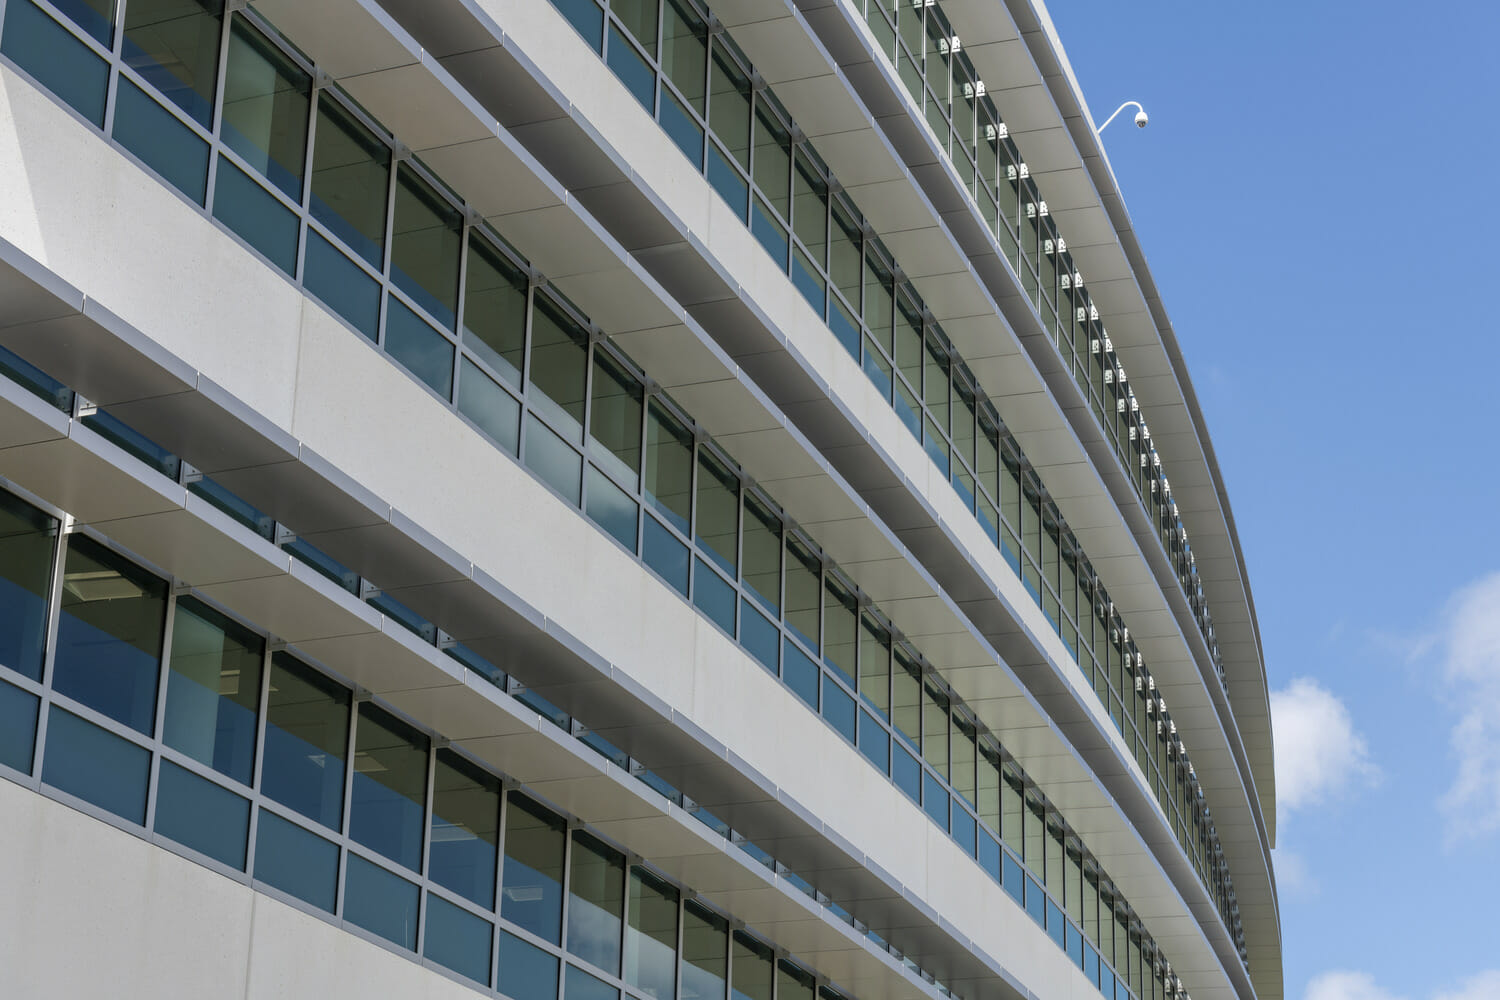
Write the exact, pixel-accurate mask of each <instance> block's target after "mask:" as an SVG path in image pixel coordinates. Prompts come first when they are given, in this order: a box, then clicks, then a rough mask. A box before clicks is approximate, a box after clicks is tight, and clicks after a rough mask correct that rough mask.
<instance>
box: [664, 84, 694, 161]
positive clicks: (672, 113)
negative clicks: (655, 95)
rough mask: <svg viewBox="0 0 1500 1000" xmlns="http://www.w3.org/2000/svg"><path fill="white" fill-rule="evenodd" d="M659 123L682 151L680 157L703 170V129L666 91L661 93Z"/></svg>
mask: <svg viewBox="0 0 1500 1000" xmlns="http://www.w3.org/2000/svg"><path fill="white" fill-rule="evenodd" d="M660 121H661V127H662V128H664V129H666V131H667V136H668V138H670V139H671V140H672V141H673V142H675V143H676V144H677V148H678V149H680V150H682V155H684V156H686V157H687V158H688V159H689V160H691V161H692V163H693V166H695V167H697V168H698V169H700V170H701V169H703V129H702V128H700V127H699V125H698V123H697V122H695V121H694V120H693V119H692V116H690V115H689V114H688V113H687V111H686V110H685V109H684V108H683V106H682V104H681V102H679V101H678V100H677V98H676V97H673V96H672V94H671V93H670V92H668V91H667V90H663V91H662V93H661V116H660Z"/></svg>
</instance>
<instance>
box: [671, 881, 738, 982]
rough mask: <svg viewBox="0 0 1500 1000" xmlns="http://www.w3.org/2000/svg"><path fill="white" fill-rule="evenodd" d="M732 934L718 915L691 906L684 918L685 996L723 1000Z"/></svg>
mask: <svg viewBox="0 0 1500 1000" xmlns="http://www.w3.org/2000/svg"><path fill="white" fill-rule="evenodd" d="M728 972H729V931H728V928H727V926H726V924H725V921H724V919H723V918H722V917H720V916H719V915H718V914H716V913H714V912H713V911H711V910H708V909H705V908H703V907H701V906H699V905H698V904H696V903H693V902H691V901H690V902H688V904H687V905H686V906H685V907H684V908H683V914H682V995H683V997H685V998H686V997H694V998H701V1000H723V997H724V979H725V976H726V975H727V974H728Z"/></svg>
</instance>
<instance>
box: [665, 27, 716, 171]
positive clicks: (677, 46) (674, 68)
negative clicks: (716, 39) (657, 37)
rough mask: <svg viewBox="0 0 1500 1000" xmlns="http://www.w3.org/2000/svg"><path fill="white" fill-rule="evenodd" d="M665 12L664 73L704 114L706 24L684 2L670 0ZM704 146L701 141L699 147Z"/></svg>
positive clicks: (706, 55)
mask: <svg viewBox="0 0 1500 1000" xmlns="http://www.w3.org/2000/svg"><path fill="white" fill-rule="evenodd" d="M663 11H664V13H665V18H664V21H663V24H662V52H661V68H662V72H663V73H664V74H666V77H667V79H668V80H671V81H672V86H674V87H676V88H677V89H678V90H679V91H681V93H682V96H683V98H684V99H686V100H687V102H688V103H689V104H690V105H692V107H693V109H694V110H695V111H697V112H698V113H699V114H702V113H703V89H704V81H705V77H706V75H707V71H708V31H707V25H705V24H704V23H703V20H702V18H700V17H699V16H698V14H697V13H696V12H695V11H694V10H693V9H692V7H691V6H689V5H688V4H686V3H684V2H682V0H667V2H666V3H665V4H664V5H663ZM666 103H667V102H665V101H663V102H662V106H663V107H665V106H666ZM668 131H670V129H669V130H668ZM701 145H702V144H701V142H700V144H699V146H700V148H701Z"/></svg>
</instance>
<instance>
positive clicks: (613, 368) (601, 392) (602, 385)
mask: <svg viewBox="0 0 1500 1000" xmlns="http://www.w3.org/2000/svg"><path fill="white" fill-rule="evenodd" d="M644 396H645V387H644V386H642V385H641V383H640V382H639V381H637V379H636V378H635V376H634V375H631V374H630V373H629V372H627V371H626V370H625V368H624V366H623V365H621V364H620V363H619V362H617V361H615V360H614V359H613V358H611V357H610V356H609V355H608V354H607V353H605V352H604V351H595V352H594V388H593V397H594V398H593V405H592V406H591V407H590V410H589V434H590V435H591V436H592V437H593V439H594V440H595V441H597V442H598V443H599V444H602V445H603V446H604V447H605V449H607V454H608V455H609V456H612V457H613V458H614V459H615V460H616V461H615V463H614V464H615V468H614V470H613V471H614V472H615V474H616V475H619V476H620V477H621V478H622V479H624V480H626V481H627V482H630V483H633V482H634V481H635V476H636V472H637V470H638V469H639V468H640V464H641V408H642V401H643V399H644Z"/></svg>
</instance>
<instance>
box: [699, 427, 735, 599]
mask: <svg viewBox="0 0 1500 1000" xmlns="http://www.w3.org/2000/svg"><path fill="white" fill-rule="evenodd" d="M739 496H740V480H739V477H738V476H737V475H735V474H734V473H733V472H731V471H730V470H729V468H728V466H726V465H724V463H722V462H720V461H719V460H718V459H716V458H714V457H713V455H711V454H710V453H709V452H708V451H706V450H700V451H699V452H698V512H697V520H696V521H695V523H694V525H693V536H694V538H696V539H697V541H698V544H699V545H700V546H703V547H704V551H705V553H706V554H708V555H709V556H712V557H714V559H715V560H716V561H717V562H718V564H719V565H720V566H722V567H724V569H726V570H728V571H729V572H730V573H734V572H735V568H736V566H738V564H739V557H738V554H737V551H736V549H737V544H738V541H739V508H740V502H739Z"/></svg>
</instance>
